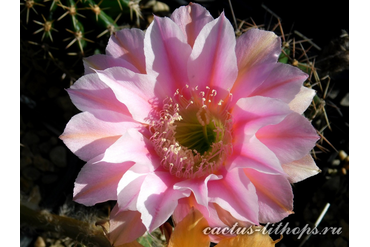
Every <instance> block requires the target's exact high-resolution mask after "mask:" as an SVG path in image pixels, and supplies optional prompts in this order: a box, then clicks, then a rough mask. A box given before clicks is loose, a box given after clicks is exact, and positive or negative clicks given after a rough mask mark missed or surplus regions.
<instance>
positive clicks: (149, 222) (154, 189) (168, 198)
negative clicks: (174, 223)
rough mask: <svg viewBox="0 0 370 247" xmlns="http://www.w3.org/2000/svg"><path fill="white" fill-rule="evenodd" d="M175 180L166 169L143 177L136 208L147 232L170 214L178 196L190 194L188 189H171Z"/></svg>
mask: <svg viewBox="0 0 370 247" xmlns="http://www.w3.org/2000/svg"><path fill="white" fill-rule="evenodd" d="M176 182H178V179H177V178H176V177H174V176H173V175H171V174H169V173H168V171H156V172H153V173H150V174H148V175H147V176H146V177H145V180H144V182H143V184H142V186H141V191H140V194H139V196H138V199H137V210H138V211H139V212H140V213H141V219H142V221H143V224H144V225H145V227H146V229H147V230H148V231H149V232H152V231H153V230H154V229H156V228H157V227H159V226H160V225H162V224H163V223H164V222H165V221H166V220H167V219H168V218H169V217H170V216H171V215H172V213H173V211H174V210H175V208H176V206H177V201H178V200H179V199H180V198H183V197H187V196H189V195H190V191H178V190H174V189H172V188H173V185H174V184H175V183H176Z"/></svg>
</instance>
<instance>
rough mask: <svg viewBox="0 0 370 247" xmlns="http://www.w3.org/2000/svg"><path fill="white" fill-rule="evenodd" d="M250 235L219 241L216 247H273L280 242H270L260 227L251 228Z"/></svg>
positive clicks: (269, 238)
mask: <svg viewBox="0 0 370 247" xmlns="http://www.w3.org/2000/svg"><path fill="white" fill-rule="evenodd" d="M251 229H253V233H252V234H248V233H247V234H241V235H238V236H236V237H233V238H226V239H223V240H221V241H220V242H219V243H218V244H217V246H218V247H240V246H253V247H274V246H275V244H276V243H278V242H279V241H280V239H278V240H275V241H274V240H272V238H271V237H270V236H269V235H268V234H264V233H263V230H262V228H261V227H253V228H251Z"/></svg>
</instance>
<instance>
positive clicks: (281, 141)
mask: <svg viewBox="0 0 370 247" xmlns="http://www.w3.org/2000/svg"><path fill="white" fill-rule="evenodd" d="M256 137H257V138H258V139H259V140H260V141H261V142H262V143H263V144H265V145H266V146H267V147H268V148H269V149H270V150H272V151H273V152H274V153H275V154H276V156H277V157H278V159H279V160H280V162H281V163H282V164H286V163H289V162H292V161H295V160H298V159H301V158H302V157H304V156H305V155H306V154H307V153H309V152H310V150H311V149H312V148H313V147H314V146H315V143H316V141H317V140H318V139H319V136H318V135H317V133H316V130H315V128H314V127H313V126H312V125H311V123H310V122H309V121H308V120H307V119H306V118H305V117H303V116H302V115H300V114H298V113H296V112H293V113H291V114H289V115H288V116H287V117H286V118H285V119H284V120H283V121H281V122H280V123H278V124H274V125H268V126H265V127H263V128H261V129H259V130H258V132H257V133H256Z"/></svg>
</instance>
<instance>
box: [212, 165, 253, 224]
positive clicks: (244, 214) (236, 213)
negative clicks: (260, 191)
mask: <svg viewBox="0 0 370 247" xmlns="http://www.w3.org/2000/svg"><path fill="white" fill-rule="evenodd" d="M222 175H223V176H224V178H223V179H221V180H214V181H209V182H208V194H209V201H210V202H214V203H217V204H218V205H219V206H220V207H221V208H223V209H224V210H226V211H228V212H230V214H231V215H232V216H233V217H235V218H236V219H238V220H241V221H247V222H250V223H253V224H258V218H257V215H258V205H257V201H258V198H257V194H256V190H255V188H254V186H253V184H252V183H251V182H250V180H249V179H248V177H247V176H245V174H244V173H243V171H242V169H233V170H229V171H226V170H224V171H223V172H222Z"/></svg>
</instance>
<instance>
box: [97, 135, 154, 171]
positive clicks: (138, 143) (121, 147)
mask: <svg viewBox="0 0 370 247" xmlns="http://www.w3.org/2000/svg"><path fill="white" fill-rule="evenodd" d="M101 161H105V162H109V163H121V162H125V161H134V162H136V163H140V164H142V166H149V167H153V169H154V168H156V167H157V166H158V165H159V162H158V155H157V154H156V152H155V151H154V148H153V146H152V145H151V143H150V142H149V140H148V139H146V138H145V137H144V136H143V135H142V133H140V132H139V131H138V130H137V129H133V128H132V129H128V130H127V131H126V133H124V134H123V135H122V136H121V137H120V138H119V139H118V140H117V141H116V142H115V143H114V144H113V145H112V146H110V147H109V148H107V149H106V151H105V152H104V155H103V157H102V159H101Z"/></svg>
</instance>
